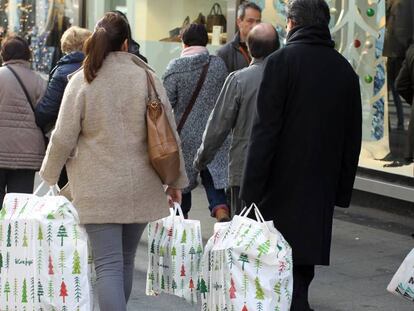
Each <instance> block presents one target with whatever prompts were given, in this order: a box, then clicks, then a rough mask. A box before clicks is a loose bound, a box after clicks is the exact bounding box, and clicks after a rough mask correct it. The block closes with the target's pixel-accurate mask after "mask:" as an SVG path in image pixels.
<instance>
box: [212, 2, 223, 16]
mask: <svg viewBox="0 0 414 311" xmlns="http://www.w3.org/2000/svg"><path fill="white" fill-rule="evenodd" d="M213 14H214V15H223V12H222V10H221V5H220V4H219V3H217V2H216V3H214V4H213V6H212V7H211V10H210V14H209V15H213Z"/></svg>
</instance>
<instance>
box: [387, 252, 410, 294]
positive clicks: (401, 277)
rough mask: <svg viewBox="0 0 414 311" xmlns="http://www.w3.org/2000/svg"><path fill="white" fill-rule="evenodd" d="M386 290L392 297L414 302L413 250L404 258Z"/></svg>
mask: <svg viewBox="0 0 414 311" xmlns="http://www.w3.org/2000/svg"><path fill="white" fill-rule="evenodd" d="M387 290H388V291H389V292H390V293H393V294H394V295H397V296H400V297H404V298H405V299H408V300H410V301H414V249H412V250H411V252H410V253H409V254H408V255H407V257H405V259H404V261H403V262H402V264H401V266H400V267H399V268H398V270H397V272H396V273H395V275H394V277H393V278H392V280H391V282H390V284H388V286H387Z"/></svg>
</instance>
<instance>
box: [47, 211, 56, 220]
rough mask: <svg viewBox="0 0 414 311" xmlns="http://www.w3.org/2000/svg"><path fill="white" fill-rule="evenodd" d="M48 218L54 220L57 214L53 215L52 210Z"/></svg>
mask: <svg viewBox="0 0 414 311" xmlns="http://www.w3.org/2000/svg"><path fill="white" fill-rule="evenodd" d="M46 219H49V220H54V219H55V216H53V212H50V213H49V214H47V217H46Z"/></svg>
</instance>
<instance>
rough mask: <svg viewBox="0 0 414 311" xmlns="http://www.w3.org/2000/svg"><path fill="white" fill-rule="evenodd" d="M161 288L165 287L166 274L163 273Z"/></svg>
mask: <svg viewBox="0 0 414 311" xmlns="http://www.w3.org/2000/svg"><path fill="white" fill-rule="evenodd" d="M161 289H165V281H164V275H161Z"/></svg>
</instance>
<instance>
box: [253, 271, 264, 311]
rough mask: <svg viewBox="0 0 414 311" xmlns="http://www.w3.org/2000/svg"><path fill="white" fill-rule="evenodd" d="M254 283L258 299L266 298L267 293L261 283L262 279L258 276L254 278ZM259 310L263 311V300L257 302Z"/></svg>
mask: <svg viewBox="0 0 414 311" xmlns="http://www.w3.org/2000/svg"><path fill="white" fill-rule="evenodd" d="M254 284H255V285H256V297H255V298H256V299H257V300H264V299H265V295H264V292H263V288H262V285H261V284H260V280H259V278H258V277H256V279H255V280H254ZM257 311H263V303H262V302H261V301H258V302H257Z"/></svg>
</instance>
